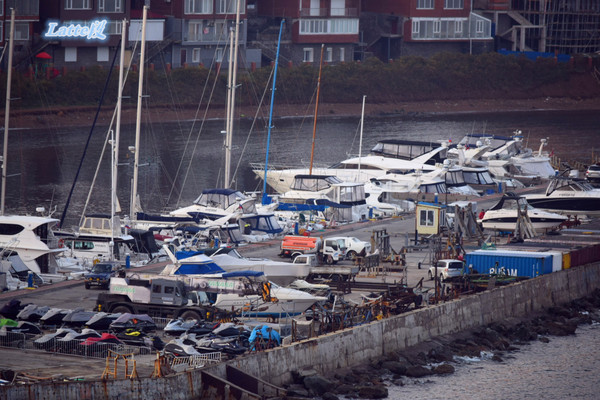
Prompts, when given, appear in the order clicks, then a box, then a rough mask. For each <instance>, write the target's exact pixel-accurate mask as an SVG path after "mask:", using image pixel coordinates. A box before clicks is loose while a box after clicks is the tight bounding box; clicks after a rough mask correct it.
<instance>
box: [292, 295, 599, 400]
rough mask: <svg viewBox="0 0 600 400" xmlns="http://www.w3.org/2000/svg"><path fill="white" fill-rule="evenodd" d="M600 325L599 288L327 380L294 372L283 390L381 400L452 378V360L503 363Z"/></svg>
mask: <svg viewBox="0 0 600 400" xmlns="http://www.w3.org/2000/svg"><path fill="white" fill-rule="evenodd" d="M599 321H600V289H596V290H595V291H594V292H593V293H592V295H590V296H588V297H585V298H582V299H579V300H575V301H573V302H571V303H569V304H567V305H564V306H558V307H552V308H550V309H548V310H546V312H545V313H543V314H540V315H536V316H532V318H530V319H528V320H523V321H515V322H513V323H511V322H506V323H494V324H490V325H487V326H484V327H481V328H479V329H475V330H472V331H468V332H462V333H459V334H456V335H452V336H448V337H440V338H437V339H435V340H431V341H428V342H425V343H422V344H420V345H418V346H415V347H412V348H410V349H407V350H406V351H402V352H394V353H391V354H388V355H387V356H386V357H385V358H382V359H378V360H372V361H371V363H370V364H368V365H364V366H359V367H355V368H352V369H351V370H348V371H337V372H336V373H335V374H334V375H331V376H329V375H328V376H322V375H319V374H317V373H316V371H314V370H303V371H297V373H295V374H294V382H293V383H292V384H290V385H289V386H288V387H287V390H288V396H287V399H292V398H321V399H323V400H336V399H339V396H343V397H344V398H350V399H383V398H387V397H388V389H387V388H388V386H391V385H396V386H404V385H405V384H407V383H408V381H409V380H411V379H417V378H426V377H427V376H432V375H446V374H452V373H454V371H455V366H454V364H455V363H454V358H455V357H480V356H481V354H482V353H483V352H488V353H490V354H492V358H491V359H492V360H493V361H495V362H503V360H504V358H506V357H507V356H509V355H510V353H512V352H516V351H518V350H519V347H518V346H520V345H523V344H527V343H529V342H532V341H535V340H539V341H541V342H543V343H551V340H552V337H553V336H567V335H573V334H575V330H576V329H577V327H578V326H579V325H584V324H591V323H592V322H599Z"/></svg>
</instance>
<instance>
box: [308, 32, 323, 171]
mask: <svg viewBox="0 0 600 400" xmlns="http://www.w3.org/2000/svg"><path fill="white" fill-rule="evenodd" d="M324 48H325V45H324V44H322V45H321V60H320V61H319V79H318V80H317V99H316V101H315V121H314V124H313V137H312V147H311V149H310V169H309V170H308V174H309V175H312V169H313V160H314V158H315V137H316V136H317V114H318V111H319V93H320V92H321V72H322V71H323V49H324Z"/></svg>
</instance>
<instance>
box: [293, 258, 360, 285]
mask: <svg viewBox="0 0 600 400" xmlns="http://www.w3.org/2000/svg"><path fill="white" fill-rule="evenodd" d="M293 263H294V264H302V265H308V266H310V273H309V275H308V276H307V279H308V280H315V279H330V280H332V281H350V280H353V279H354V277H356V274H358V267H357V266H354V265H352V266H341V265H339V266H331V265H327V266H321V265H319V261H318V258H317V256H316V255H314V254H302V255H299V256H297V257H296V258H295V259H294V261H293Z"/></svg>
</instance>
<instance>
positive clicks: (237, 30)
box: [225, 0, 241, 188]
mask: <svg viewBox="0 0 600 400" xmlns="http://www.w3.org/2000/svg"><path fill="white" fill-rule="evenodd" d="M240 7H241V0H237V2H236V9H235V30H234V44H233V54H232V57H233V60H232V59H231V58H230V59H229V65H230V66H231V63H232V62H233V68H232V69H233V71H232V73H231V76H232V78H231V86H230V88H229V90H230V91H231V92H230V93H231V96H230V98H229V101H230V103H231V104H230V105H229V107H228V109H229V115H227V119H228V120H229V129H227V137H226V139H225V187H226V188H228V187H230V186H231V147H232V145H233V117H234V108H235V90H236V88H237V70H238V46H239V42H240ZM230 54H231V52H230Z"/></svg>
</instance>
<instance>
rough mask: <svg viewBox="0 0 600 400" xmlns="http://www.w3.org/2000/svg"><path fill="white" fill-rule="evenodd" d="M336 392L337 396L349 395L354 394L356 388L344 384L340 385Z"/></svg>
mask: <svg viewBox="0 0 600 400" xmlns="http://www.w3.org/2000/svg"><path fill="white" fill-rule="evenodd" d="M335 392H336V393H337V394H348V393H352V392H354V387H352V386H350V385H347V384H345V383H342V384H341V385H338V386H337V387H336V388H335Z"/></svg>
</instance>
